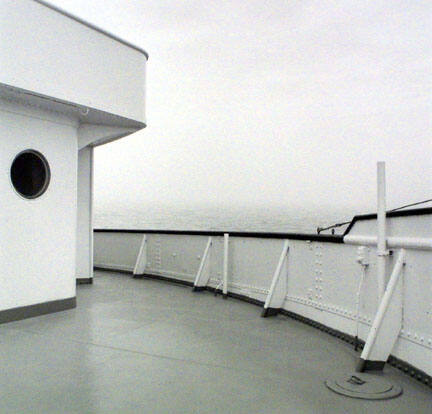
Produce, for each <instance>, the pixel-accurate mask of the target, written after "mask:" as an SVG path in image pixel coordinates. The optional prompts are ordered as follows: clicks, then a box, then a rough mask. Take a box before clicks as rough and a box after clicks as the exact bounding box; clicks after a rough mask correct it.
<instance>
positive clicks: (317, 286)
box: [313, 243, 323, 302]
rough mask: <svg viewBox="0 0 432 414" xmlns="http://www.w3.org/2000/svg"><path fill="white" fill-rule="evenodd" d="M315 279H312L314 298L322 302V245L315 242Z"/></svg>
mask: <svg viewBox="0 0 432 414" xmlns="http://www.w3.org/2000/svg"><path fill="white" fill-rule="evenodd" d="M314 250H315V266H314V273H315V280H314V282H315V283H314V295H313V296H314V299H315V301H316V302H322V299H323V296H322V295H323V253H322V246H321V245H320V244H316V243H315V247H314Z"/></svg>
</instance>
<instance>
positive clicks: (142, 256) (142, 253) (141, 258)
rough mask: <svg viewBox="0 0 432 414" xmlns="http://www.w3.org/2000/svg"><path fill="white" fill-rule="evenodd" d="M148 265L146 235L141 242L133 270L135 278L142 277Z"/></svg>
mask: <svg viewBox="0 0 432 414" xmlns="http://www.w3.org/2000/svg"><path fill="white" fill-rule="evenodd" d="M146 265H147V236H146V235H145V234H144V235H143V238H142V240H141V246H140V249H139V253H138V256H137V259H136V262H135V267H134V270H133V275H134V277H135V276H138V275H142V274H143V273H144V271H145V268H146Z"/></svg>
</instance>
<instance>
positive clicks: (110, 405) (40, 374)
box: [0, 272, 432, 414]
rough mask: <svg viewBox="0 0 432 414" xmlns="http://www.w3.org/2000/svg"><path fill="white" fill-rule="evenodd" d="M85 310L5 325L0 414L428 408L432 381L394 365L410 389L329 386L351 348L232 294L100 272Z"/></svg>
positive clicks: (84, 296) (351, 360) (83, 291)
mask: <svg viewBox="0 0 432 414" xmlns="http://www.w3.org/2000/svg"><path fill="white" fill-rule="evenodd" d="M77 299H78V308H77V309H74V310H71V311H65V312H59V313H56V314H51V315H46V316H42V317H37V318H32V319H27V320H24V321H19V322H13V323H9V324H5V325H1V326H0V350H1V358H2V370H1V375H0V378H1V382H0V387H1V388H0V394H1V398H0V413H2V414H5V413H102V412H103V413H152V414H153V413H154V414H156V413H263V414H267V413H269V414H270V413H348V412H349V413H431V412H432V393H431V390H430V389H428V388H427V387H426V386H423V385H422V384H419V383H417V382H415V381H414V380H412V379H411V378H409V377H407V376H405V375H402V374H401V373H399V372H398V371H397V370H395V369H393V368H392V367H386V369H385V372H386V375H387V378H391V379H392V380H394V381H397V382H398V383H399V384H400V385H402V386H403V388H404V394H403V395H402V396H401V397H399V398H396V399H394V400H388V401H377V402H373V401H361V400H355V399H350V398H347V397H342V396H339V395H337V394H334V393H332V392H330V391H329V390H327V388H326V387H325V386H324V384H323V382H324V380H325V379H326V378H327V377H329V376H334V375H337V374H339V373H340V374H343V373H346V372H351V371H352V369H353V367H354V365H355V361H356V356H357V354H356V353H355V352H354V351H353V350H352V347H351V346H349V345H348V344H345V343H343V342H341V341H340V340H338V339H336V338H333V337H331V336H329V335H327V334H325V333H323V332H320V331H318V330H316V329H314V328H312V327H309V326H306V325H304V324H302V323H300V322H297V321H294V320H291V319H289V318H286V317H284V316H278V317H275V318H268V319H263V318H260V311H261V309H260V308H258V307H256V306H253V305H250V304H247V303H243V302H241V301H238V300H235V299H228V300H227V301H224V300H222V299H221V297H217V298H215V297H214V296H213V295H211V294H210V293H208V292H200V293H192V292H191V290H190V288H186V287H183V286H178V285H172V284H169V283H166V282H160V281H155V280H134V279H132V278H131V277H130V276H127V275H122V274H116V273H108V272H97V273H96V275H95V283H94V285H92V286H78V292H77Z"/></svg>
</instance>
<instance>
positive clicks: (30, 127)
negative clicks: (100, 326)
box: [0, 3, 77, 310]
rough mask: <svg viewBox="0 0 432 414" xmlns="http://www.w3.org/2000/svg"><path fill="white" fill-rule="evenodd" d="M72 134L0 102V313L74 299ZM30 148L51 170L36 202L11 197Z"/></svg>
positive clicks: (51, 120)
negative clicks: (16, 171) (18, 165)
mask: <svg viewBox="0 0 432 414" xmlns="http://www.w3.org/2000/svg"><path fill="white" fill-rule="evenodd" d="M2 6H3V3H2ZM1 11H2V10H0V14H1ZM2 63H3V62H2ZM23 66H25V65H23ZM76 131H77V123H76V122H75V121H73V120H72V119H69V118H67V117H65V116H62V115H60V114H58V113H54V112H52V113H48V112H45V111H42V110H39V109H36V108H31V107H29V106H27V107H24V106H20V105H17V104H14V103H12V102H5V101H2V100H0V194H1V199H0V200H1V203H0V223H1V225H0V269H1V271H0V286H1V288H0V310H4V309H9V308H15V307H20V306H26V305H31V304H37V303H42V302H47V301H51V300H57V299H64V298H70V297H74V296H75V249H74V247H73V246H75V242H76V236H75V228H76V207H77V133H76ZM29 148H31V149H35V150H37V151H39V152H41V153H42V154H43V155H44V156H45V157H46V159H47V161H48V163H49V165H50V169H51V181H50V184H49V187H48V189H47V191H46V192H45V193H44V194H43V195H42V196H41V197H39V198H37V199H34V200H27V199H24V198H22V197H21V196H19V195H18V194H17V193H16V192H15V190H14V188H13V186H12V184H11V181H10V173H9V171H10V166H11V163H12V161H13V159H14V158H15V156H16V155H17V154H18V153H19V152H20V151H22V150H25V149H29Z"/></svg>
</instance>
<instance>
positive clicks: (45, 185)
mask: <svg viewBox="0 0 432 414" xmlns="http://www.w3.org/2000/svg"><path fill="white" fill-rule="evenodd" d="M25 154H32V155H34V156H35V157H37V159H38V160H39V161H40V162H41V163H42V166H43V169H44V172H45V180H44V182H43V184H42V185H41V186H40V188H39V189H38V190H37V192H36V193H34V194H25V193H24V192H21V191H20V188H19V185H18V183H17V180H16V179H15V178H14V176H13V168H14V165H15V163H16V161H17V160H18V159H19V158H20V157H22V156H23V155H25ZM9 179H10V183H11V185H12V188H13V189H14V191H15V193H16V194H18V195H19V196H20V197H21V198H23V199H25V200H34V199H37V198H39V197H41V196H42V195H43V194H44V193H45V192H46V190H47V189H48V187H49V184H50V181H51V169H50V166H49V163H48V160H47V159H46V157H45V156H44V155H43V154H42V153H41V152H39V151H37V150H35V149H32V148H28V149H25V150H23V151H20V152H19V153H18V154H17V155H15V157H14V159H13V160H12V163H11V166H10V169H9Z"/></svg>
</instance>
